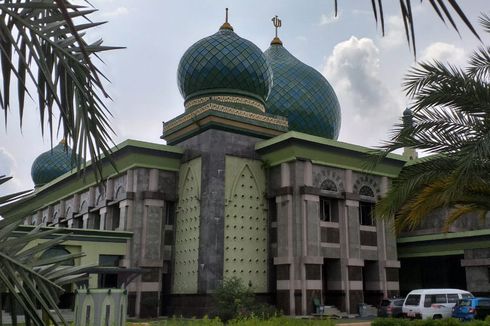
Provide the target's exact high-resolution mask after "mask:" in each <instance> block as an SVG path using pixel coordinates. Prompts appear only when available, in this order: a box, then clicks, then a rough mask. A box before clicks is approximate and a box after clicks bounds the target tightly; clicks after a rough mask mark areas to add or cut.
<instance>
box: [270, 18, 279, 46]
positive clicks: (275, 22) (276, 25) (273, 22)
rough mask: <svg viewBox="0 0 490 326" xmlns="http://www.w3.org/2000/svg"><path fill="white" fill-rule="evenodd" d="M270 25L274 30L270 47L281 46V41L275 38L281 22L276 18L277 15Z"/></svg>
mask: <svg viewBox="0 0 490 326" xmlns="http://www.w3.org/2000/svg"><path fill="white" fill-rule="evenodd" d="M272 24H273V25H274V27H275V28H276V37H274V38H273V39H272V42H271V45H273V44H276V45H282V41H281V40H280V39H279V37H278V36H277V29H278V28H279V27H281V26H282V21H281V20H280V19H279V18H278V17H277V15H275V16H274V17H272Z"/></svg>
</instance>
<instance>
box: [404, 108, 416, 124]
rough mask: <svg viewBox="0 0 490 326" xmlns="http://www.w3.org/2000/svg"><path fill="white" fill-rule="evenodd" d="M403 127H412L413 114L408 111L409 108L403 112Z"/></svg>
mask: <svg viewBox="0 0 490 326" xmlns="http://www.w3.org/2000/svg"><path fill="white" fill-rule="evenodd" d="M402 120H403V126H405V127H412V126H413V112H412V110H410V108H408V107H407V108H406V109H405V110H404V111H403V118H402Z"/></svg>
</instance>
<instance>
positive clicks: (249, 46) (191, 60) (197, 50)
mask: <svg viewBox="0 0 490 326" xmlns="http://www.w3.org/2000/svg"><path fill="white" fill-rule="evenodd" d="M177 80H178V86H179V90H180V93H181V94H182V96H183V97H184V100H186V101H187V100H189V99H191V98H195V97H200V96H204V95H226V94H231V95H242V96H246V97H251V98H254V99H256V100H259V101H260V102H261V103H264V102H265V100H266V98H267V96H268V95H269V92H270V89H271V85H272V73H271V69H270V67H269V65H268V63H267V60H266V58H265V56H264V54H263V53H262V51H261V50H260V49H259V48H258V47H257V46H256V45H255V44H253V43H252V42H250V41H248V40H246V39H244V38H241V37H239V36H238V35H237V34H235V32H234V31H233V28H232V27H231V25H230V24H228V23H227V22H226V23H225V24H223V26H221V28H220V29H219V31H218V32H217V33H215V34H213V35H211V36H208V37H206V38H203V39H202V40H200V41H197V42H196V43H194V45H192V46H191V47H190V48H189V49H188V50H187V51H186V52H185V53H184V55H183V56H182V58H181V59H180V63H179V67H178V70H177Z"/></svg>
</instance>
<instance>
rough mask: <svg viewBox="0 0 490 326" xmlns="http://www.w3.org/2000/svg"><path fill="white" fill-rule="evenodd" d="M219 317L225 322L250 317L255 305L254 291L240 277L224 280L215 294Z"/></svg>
mask: <svg viewBox="0 0 490 326" xmlns="http://www.w3.org/2000/svg"><path fill="white" fill-rule="evenodd" d="M214 300H215V304H216V310H217V315H218V316H219V317H220V318H221V320H223V321H228V320H230V319H233V318H239V317H241V316H249V315H250V313H251V310H252V308H253V306H254V304H255V296H254V294H253V292H252V290H251V289H250V288H249V287H247V286H245V285H244V284H243V282H242V280H241V279H240V278H238V277H235V276H234V277H231V278H228V279H224V280H223V283H222V284H221V286H220V287H218V288H217V289H216V292H215V293H214Z"/></svg>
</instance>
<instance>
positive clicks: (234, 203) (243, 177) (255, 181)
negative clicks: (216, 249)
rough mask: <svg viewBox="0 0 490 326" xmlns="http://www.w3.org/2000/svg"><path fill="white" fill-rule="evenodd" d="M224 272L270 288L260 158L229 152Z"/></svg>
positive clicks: (256, 286) (264, 289)
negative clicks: (240, 155)
mask: <svg viewBox="0 0 490 326" xmlns="http://www.w3.org/2000/svg"><path fill="white" fill-rule="evenodd" d="M225 164H226V165H225V171H226V173H225V196H226V198H225V232H224V235H225V239H224V246H225V248H224V271H223V276H224V277H225V278H227V277H228V278H229V277H232V276H237V277H240V278H241V279H242V280H243V281H244V283H245V284H250V283H251V284H252V288H253V290H254V292H267V214H266V213H267V212H266V200H265V196H264V192H265V181H266V179H265V172H264V169H263V168H262V162H261V161H255V160H249V159H242V158H238V157H232V156H227V157H226V162H225Z"/></svg>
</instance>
